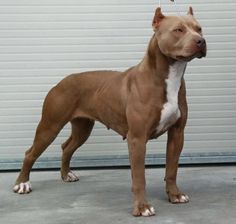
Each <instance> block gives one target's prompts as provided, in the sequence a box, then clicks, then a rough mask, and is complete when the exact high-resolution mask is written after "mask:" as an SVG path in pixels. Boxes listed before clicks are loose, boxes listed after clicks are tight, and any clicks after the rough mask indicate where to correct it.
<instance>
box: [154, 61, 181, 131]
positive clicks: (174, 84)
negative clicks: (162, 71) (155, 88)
mask: <svg viewBox="0 0 236 224" xmlns="http://www.w3.org/2000/svg"><path fill="white" fill-rule="evenodd" d="M185 68H186V62H175V63H174V64H173V65H171V66H170V67H169V75H168V78H167V79H166V80H165V81H166V85H167V86H166V92H167V95H166V98H167V102H166V103H165V104H164V105H163V108H162V111H161V119H160V121H159V125H158V127H157V130H156V131H157V133H159V132H161V131H166V130H167V129H168V127H169V126H171V125H173V124H174V123H175V122H176V121H177V120H178V119H179V118H180V116H181V114H180V110H179V105H178V93H179V89H180V86H181V80H182V77H183V75H184V71H185Z"/></svg>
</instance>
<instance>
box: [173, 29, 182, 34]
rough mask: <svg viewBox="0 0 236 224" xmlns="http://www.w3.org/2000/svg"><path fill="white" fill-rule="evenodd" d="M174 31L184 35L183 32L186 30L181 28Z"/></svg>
mask: <svg viewBox="0 0 236 224" xmlns="http://www.w3.org/2000/svg"><path fill="white" fill-rule="evenodd" d="M174 31H175V32H176V33H183V32H184V30H183V29H181V28H177V29H175V30H174Z"/></svg>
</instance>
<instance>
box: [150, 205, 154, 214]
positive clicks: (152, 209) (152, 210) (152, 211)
mask: <svg viewBox="0 0 236 224" xmlns="http://www.w3.org/2000/svg"><path fill="white" fill-rule="evenodd" d="M150 211H151V213H152V215H155V209H154V208H153V207H151V208H150Z"/></svg>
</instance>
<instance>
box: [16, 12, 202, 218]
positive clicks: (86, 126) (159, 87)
mask: <svg viewBox="0 0 236 224" xmlns="http://www.w3.org/2000/svg"><path fill="white" fill-rule="evenodd" d="M189 14H190V15H188V16H185V17H166V16H164V15H163V14H162V13H161V10H160V9H159V8H158V9H157V11H156V14H155V16H154V19H153V28H154V31H155V34H154V35H153V37H152V38H151V40H150V42H149V45H148V49H147V52H146V54H145V56H144V58H143V60H142V61H141V62H140V63H139V64H138V65H136V66H134V67H132V68H130V69H128V70H127V71H125V72H116V71H94V72H84V73H80V74H72V75H70V76H68V77H66V78H65V79H63V80H62V81H61V82H59V83H58V84H57V85H56V86H55V87H54V88H52V90H50V92H49V93H48V95H47V97H46V99H45V101H44V105H43V111H42V118H41V121H40V122H39V125H38V127H37V130H36V135H35V139H34V142H33V145H32V147H31V148H30V149H29V150H28V151H27V153H26V155H25V159H24V163H23V167H22V169H21V173H20V175H19V177H18V179H17V181H16V184H20V183H24V182H27V181H28V180H29V174H30V170H31V168H32V166H33V164H34V162H35V161H36V159H37V158H38V157H39V156H40V155H41V153H43V151H44V150H45V149H46V148H47V147H48V145H49V144H50V143H51V142H52V141H53V140H54V139H55V138H56V136H57V134H58V133H59V132H60V130H61V129H62V128H63V127H64V125H65V124H66V123H68V122H71V125H72V133H71V136H70V137H69V139H68V140H67V141H66V142H65V143H64V144H63V145H62V148H63V156H62V167H61V175H62V178H63V179H64V180H67V175H68V172H70V167H69V164H70V159H71V157H72V155H73V153H74V151H75V150H76V149H77V148H78V147H79V146H81V145H82V144H83V143H84V142H85V141H86V140H87V138H88V137H89V135H90V133H91V130H92V128H93V125H94V121H95V120H96V121H100V122H101V123H103V124H104V125H105V126H107V127H108V128H111V129H113V130H114V131H116V132H117V133H118V134H120V135H121V136H122V137H123V138H127V142H128V148H129V155H130V163H131V170H132V191H133V193H134V210H133V215H135V216H139V215H145V211H146V210H150V211H151V208H150V205H149V204H148V202H147V201H146V196H145V153H146V143H147V141H148V140H149V139H152V138H156V137H158V136H159V135H161V134H162V133H163V132H164V131H163V132H161V133H156V128H157V126H158V124H159V121H160V117H161V111H162V108H163V105H164V103H165V102H166V100H167V98H166V83H165V79H167V77H168V73H169V66H170V65H172V64H174V63H175V62H176V60H180V59H181V60H186V61H189V60H191V59H192V58H194V57H202V56H205V53H206V46H202V45H201V47H199V46H197V42H198V40H201V41H202V39H203V38H202V37H201V36H202V35H201V33H199V32H198V30H197V29H198V26H199V24H198V23H197V21H196V20H195V19H194V18H193V16H192V14H193V12H192V9H191V10H190V11H189ZM176 26H180V28H181V27H183V29H184V31H183V33H182V31H180V30H173V29H176ZM181 29H182V28H181ZM178 96H179V97H178V98H179V99H178V104H179V109H180V111H181V117H180V118H179V119H178V120H177V121H176V122H174V124H173V125H172V126H171V127H170V128H169V130H168V143H167V160H166V177H165V180H166V190H167V194H168V197H169V200H170V201H171V202H178V203H180V202H182V201H181V197H182V196H183V195H184V194H182V193H181V192H180V191H179V189H178V187H177V185H176V175H177V168H178V159H179V156H180V153H181V150H182V148H183V142H184V127H185V124H186V120H187V102H186V92H185V83H184V79H182V85H181V88H180V90H179V94H178ZM23 193H26V192H23ZM149 215H153V214H152V213H151V212H150V214H149Z"/></svg>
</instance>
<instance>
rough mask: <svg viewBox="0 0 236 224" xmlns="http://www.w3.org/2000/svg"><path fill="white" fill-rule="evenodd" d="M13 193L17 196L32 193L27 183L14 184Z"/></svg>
mask: <svg viewBox="0 0 236 224" xmlns="http://www.w3.org/2000/svg"><path fill="white" fill-rule="evenodd" d="M13 191H14V192H15V193H18V194H29V193H30V192H31V191H32V186H31V184H30V182H29V181H27V182H25V183H20V184H16V185H15V186H14V187H13Z"/></svg>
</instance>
